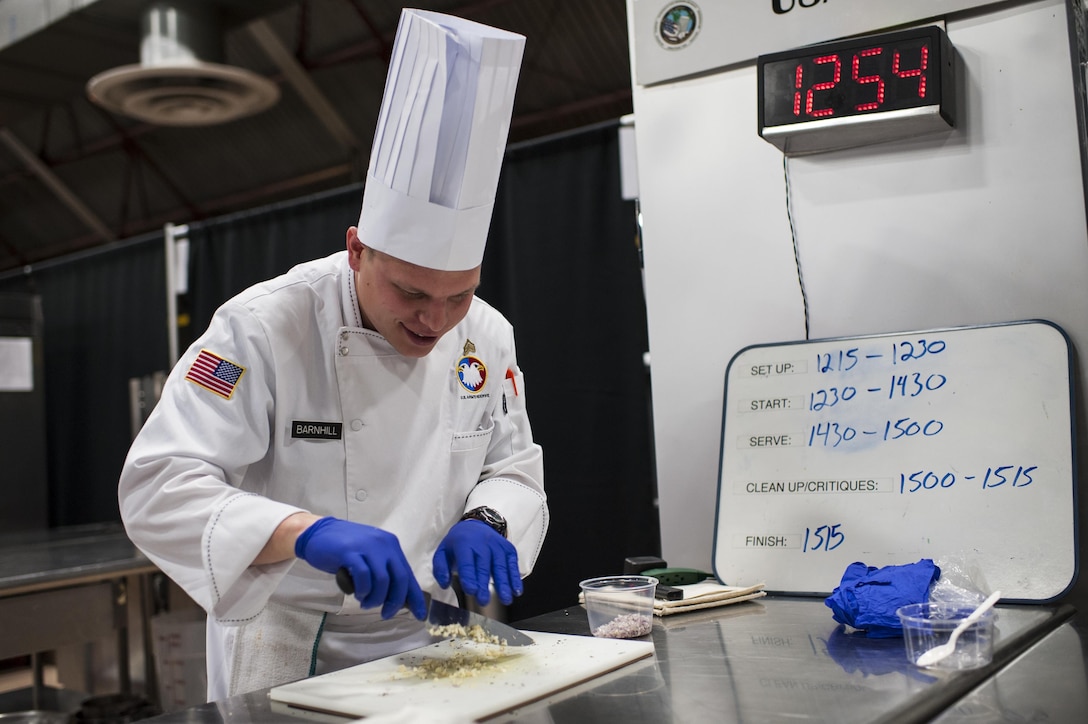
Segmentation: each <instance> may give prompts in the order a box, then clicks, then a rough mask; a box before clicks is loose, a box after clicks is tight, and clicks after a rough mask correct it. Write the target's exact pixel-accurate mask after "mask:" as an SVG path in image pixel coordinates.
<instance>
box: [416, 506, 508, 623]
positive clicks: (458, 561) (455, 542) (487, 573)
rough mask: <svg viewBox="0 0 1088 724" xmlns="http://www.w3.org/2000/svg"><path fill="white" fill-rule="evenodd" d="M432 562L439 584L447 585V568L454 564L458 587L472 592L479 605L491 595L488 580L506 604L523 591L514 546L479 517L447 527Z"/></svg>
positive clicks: (484, 602) (448, 574)
mask: <svg viewBox="0 0 1088 724" xmlns="http://www.w3.org/2000/svg"><path fill="white" fill-rule="evenodd" d="M432 564H433V566H434V579H435V580H436V581H438V585H440V586H442V588H448V587H449V585H450V570H451V569H453V568H455V569H456V570H457V575H458V576H460V578H461V590H463V591H464V592H465V595H468V596H475V597H476V600H477V602H479V604H480V605H481V606H486V605H487V602H488V601H489V600H490V599H491V590H490V587H489V585H488V584H489V582H490V581H492V580H493V581H494V582H495V593H497V594H498V596H499V600H500V601H502V603H503V605H506V606H509V605H510V604H511V603H512V602H513V601H514V596H520V595H521V593H522V585H521V574H520V573H519V572H518V552H517V549H515V548H514V544H513V543H511V542H510V541H508V540H506V539H505V538H503V537H502V536H501V535H499V534H498V533H497V532H496V531H495V529H494V528H492V527H491V526H489V525H488V524H487V523H484V522H482V521H479V520H462V521H461V522H459V523H457V524H456V525H455V526H453V527H452V528H450V532H449V533H447V534H446V537H445V538H444V539H443V540H442V542H441V543H440V544H439V545H438V550H436V551H435V553H434V560H433V561H432Z"/></svg>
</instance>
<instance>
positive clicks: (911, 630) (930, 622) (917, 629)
mask: <svg viewBox="0 0 1088 724" xmlns="http://www.w3.org/2000/svg"><path fill="white" fill-rule="evenodd" d="M974 610H975V608H974V607H973V606H957V605H954V604H950V603H912V604H910V605H909V606H903V607H902V608H900V609H899V610H897V611H896V614H898V616H899V622H900V623H901V624H902V625H903V644H904V646H905V647H906V653H907V660H908V661H910V662H911V663H912V664H916V663H917V662H918V657H919V656H921V655H922V654H924V653H925V652H927V651H929V650H930V649H932V648H933V647H934V646H940V645H941V644H943V643H945V642H946V641H948V639H949V638H951V636H952V631H953V630H955V628H956V626H958V625H959V624H960V622H961V621H963V619H965V618H967V617H968V616H970V615H971V612H972V611H974ZM996 617H997V615H996V613H995V612H994V611H993V609H991V610H989V611H987V612H986V613H984V614H983V615H982V617H981V618H980V619H979V620H978V621H976V622H975V623H973V624H971V625H970V626H969V627H968V628H967V629H966V630H965V631H964V632H963V633H962V634H960V636H959V638H958V639H957V640H956V648H955V649H953V651H952V653H951V654H949V655H948V656H947V657H946V658H944V659H942V660H940V661H938V662H936V663H934V664H932V665H930V666H929V667H927V668H932V669H953V670H955V669H975V668H978V667H980V666H985V665H986V664H988V663H990V661H992V660H993V656H994V619H995V618H996Z"/></svg>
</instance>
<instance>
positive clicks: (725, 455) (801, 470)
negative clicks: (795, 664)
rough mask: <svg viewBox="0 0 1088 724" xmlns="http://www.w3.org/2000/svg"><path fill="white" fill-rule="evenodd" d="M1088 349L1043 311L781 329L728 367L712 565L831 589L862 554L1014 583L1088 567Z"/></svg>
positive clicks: (1044, 589)
mask: <svg viewBox="0 0 1088 724" xmlns="http://www.w3.org/2000/svg"><path fill="white" fill-rule="evenodd" d="M1071 369H1072V352H1071V349H1070V346H1069V341H1068V337H1067V336H1066V334H1065V332H1064V331H1063V330H1062V329H1061V328H1059V327H1058V326H1057V325H1055V324H1053V323H1050V322H1047V321H1041V320H1028V321H1019V322H1010V323H1006V324H996V325H989V326H976V327H958V328H951V329H939V330H927V331H924V332H909V333H902V334H884V335H872V336H861V337H848V338H839V339H825V340H814V341H802V342H787V343H778V344H764V345H753V346H750V347H746V348H745V349H742V350H741V351H740V352H738V353H737V354H736V355H735V356H734V357H733V358H732V360H730V362H729V366H728V368H727V370H726V375H725V400H724V409H723V415H722V432H721V456H720V468H719V477H718V504H717V516H716V520H715V532H714V556H713V567H714V573H715V575H716V576H717V577H718V578H719V580H721V581H723V582H726V583H729V584H736V585H740V584H743V583H745V582H751V581H763V582H765V583H766V587H767V590H768V591H774V592H780V593H797V594H812V595H816V594H819V595H827V594H828V593H830V592H831V591H832V590H833V589H834V588H835V586H837V585H838V584H839V581H840V579H841V577H842V574H843V572H844V571H845V570H846V567H847V566H848V565H849V564H851V563H853V562H855V561H861V562H864V563H866V564H867V565H871V566H878V567H880V566H885V565H898V564H903V563H912V562H914V561H917V560H919V559H921V558H932V559H933V560H935V561H937V562H938V564H940V562H941V560H942V559H943V560H948V561H961V562H965V563H967V564H968V565H969V566H974V567H976V568H977V570H978V571H979V572H981V579H980V583H982V584H985V585H987V586H988V587H989V589H990V590H1001V591H1002V593H1003V594H1004V596H1003V597H1004V599H1006V600H1013V601H1025V602H1041V601H1048V600H1052V599H1054V598H1057V597H1059V596H1061V595H1062V594H1063V593H1064V592H1065V591H1066V590H1067V589H1068V588H1069V587H1070V586H1071V585H1072V583H1073V581H1074V580H1075V578H1076V573H1077V549H1076V522H1075V511H1076V484H1075V477H1074V470H1075V469H1076V468H1075V465H1074V458H1073V451H1074V440H1075V434H1074V429H1073V427H1074V419H1075V415H1074V412H1073V383H1072V377H1071Z"/></svg>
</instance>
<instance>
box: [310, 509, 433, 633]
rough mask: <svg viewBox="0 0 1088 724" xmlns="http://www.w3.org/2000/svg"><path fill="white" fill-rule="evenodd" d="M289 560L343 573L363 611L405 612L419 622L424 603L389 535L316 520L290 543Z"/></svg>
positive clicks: (360, 526)
mask: <svg viewBox="0 0 1088 724" xmlns="http://www.w3.org/2000/svg"><path fill="white" fill-rule="evenodd" d="M295 555H296V556H298V557H299V558H301V559H302V560H304V561H306V562H307V563H309V564H310V565H311V566H313V567H314V568H317V569H318V570H321V571H325V572H326V573H331V574H333V575H336V572H337V571H339V570H340V569H341V568H347V569H348V572H349V573H350V574H351V578H352V581H354V583H355V598H356V599H358V601H359V603H360V604H361V605H362V607H363V608H374V607H376V606H381V607H382V618H392V617H393V616H394V615H396V613H397V612H398V611H400V609H401V608H403V607H404V606H407V607H408V610H409V611H411V612H412V615H413V616H415V617H416V618H417V619H419V620H420V621H422V620H423V619H424V618H426V617H427V603H426V601H424V600H423V590H422V589H421V588H420V587H419V583H418V582H417V581H416V577H415V575H413V574H412V568H411V566H409V565H408V559H407V558H405V556H404V551H402V550H401V548H400V541H398V540H397V537H396V536H395V535H393V534H392V533H390V532H389V531H385V530H382V529H381V528H375V527H373V526H369V525H363V524H361V523H352V522H351V521H347V520H340V519H338V518H331V517H330V518H321V519H320V520H318V521H316V522H314V523H313V525H311V526H310V527H309V528H307V529H306V530H304V531H303V532H302V535H300V536H299V537H298V540H296V541H295Z"/></svg>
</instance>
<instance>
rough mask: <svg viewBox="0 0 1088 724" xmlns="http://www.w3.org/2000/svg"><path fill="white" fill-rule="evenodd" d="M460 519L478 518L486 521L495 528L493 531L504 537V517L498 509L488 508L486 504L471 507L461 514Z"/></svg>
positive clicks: (483, 521)
mask: <svg viewBox="0 0 1088 724" xmlns="http://www.w3.org/2000/svg"><path fill="white" fill-rule="evenodd" d="M461 520H478V521H480V522H482V523H487V524H488V525H489V526H491V527H492V528H494V529H495V532H496V533H498V534H499V535H501V536H502V537H503V538H505V537H506V518H503V517H502V516H501V515H499V511H497V510H495V509H494V508H488V507H487V506H481V507H479V508H473V509H472V510H470V511H469V512H467V513H465V514H464V515H462V516H461Z"/></svg>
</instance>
